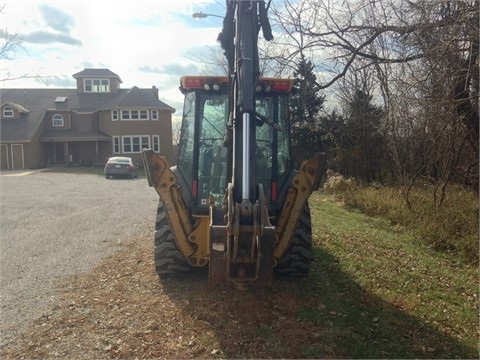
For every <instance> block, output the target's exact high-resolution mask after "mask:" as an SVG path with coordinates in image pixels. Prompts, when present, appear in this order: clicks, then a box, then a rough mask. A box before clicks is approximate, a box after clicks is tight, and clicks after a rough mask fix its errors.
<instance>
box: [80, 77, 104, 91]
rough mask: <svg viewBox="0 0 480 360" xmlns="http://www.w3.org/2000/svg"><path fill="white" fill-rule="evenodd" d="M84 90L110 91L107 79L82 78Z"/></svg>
mask: <svg viewBox="0 0 480 360" xmlns="http://www.w3.org/2000/svg"><path fill="white" fill-rule="evenodd" d="M83 84H84V88H85V92H110V80H109V79H84V80H83Z"/></svg>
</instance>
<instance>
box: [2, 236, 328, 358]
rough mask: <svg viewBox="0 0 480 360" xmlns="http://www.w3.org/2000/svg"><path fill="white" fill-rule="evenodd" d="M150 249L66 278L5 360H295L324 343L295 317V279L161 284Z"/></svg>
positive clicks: (128, 250)
mask: <svg viewBox="0 0 480 360" xmlns="http://www.w3.org/2000/svg"><path fill="white" fill-rule="evenodd" d="M152 247H153V245H152V244H151V239H147V238H145V239H141V240H138V241H136V242H132V243H129V244H126V245H125V246H124V248H122V250H120V251H119V252H117V253H115V254H114V255H112V256H110V257H109V258H107V259H106V260H105V261H104V262H103V263H102V264H100V265H99V266H98V267H97V268H95V269H94V270H93V271H92V272H90V273H88V274H82V275H77V276H73V277H70V278H68V281H66V282H65V283H64V284H63V285H62V288H61V291H62V292H63V297H62V300H61V301H60V302H59V303H58V304H57V305H56V306H55V307H54V308H53V310H52V311H51V313H49V314H44V316H43V317H42V318H40V319H38V320H37V321H36V323H35V324H34V325H33V326H32V327H31V328H30V329H29V330H28V331H27V334H25V335H24V336H23V337H22V339H19V340H18V341H16V342H15V343H13V344H10V346H8V348H7V349H5V351H4V353H3V354H2V357H3V358H4V359H21V358H29V359H30V358H39V359H40V358H41V359H46V358H55V357H63V358H69V359H73V358H82V359H101V358H128V359H133V358H139V359H150V358H222V357H229V358H269V357H275V358H276V357H287V358H288V357H291V358H292V357H293V358H294V357H299V356H301V355H302V354H301V352H302V348H303V347H304V346H308V343H309V339H310V340H311V341H315V340H316V339H318V338H319V337H320V334H319V333H318V332H319V329H318V328H314V327H313V324H311V323H309V322H304V321H302V322H301V321H300V320H298V319H297V316H296V308H297V306H298V300H299V299H298V298H296V297H295V296H292V295H293V294H295V292H298V290H299V289H300V288H301V286H300V285H299V284H298V281H296V282H288V281H281V282H279V283H274V285H273V286H272V287H267V288H252V289H249V290H248V291H245V292H241V291H239V290H236V289H234V288H231V287H228V288H215V289H209V288H208V279H207V274H206V273H205V272H199V273H198V274H194V275H191V276H189V277H187V278H183V279H168V280H159V279H158V277H157V275H156V274H155V271H154V263H153V255H152ZM324 350H325V353H324V354H328V353H330V356H334V354H332V353H331V349H324Z"/></svg>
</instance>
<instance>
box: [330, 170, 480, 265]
mask: <svg viewBox="0 0 480 360" xmlns="http://www.w3.org/2000/svg"><path fill="white" fill-rule="evenodd" d="M348 180H349V179H347V180H346V179H344V178H343V177H342V176H341V175H339V174H331V176H329V177H328V178H327V181H326V183H325V185H326V186H325V187H324V188H325V190H326V191H328V192H329V193H332V194H334V195H335V196H336V197H340V198H342V199H343V200H344V201H345V203H346V204H347V206H351V207H353V208H357V209H360V210H361V211H363V212H365V213H367V214H369V215H372V216H383V217H386V218H388V219H389V220H390V221H392V223H393V224H398V225H401V226H404V227H408V228H409V229H410V230H412V231H413V232H414V233H415V234H416V235H417V236H418V237H419V238H420V239H422V240H423V241H425V242H426V243H427V244H429V245H431V246H432V247H434V248H435V249H437V250H441V251H446V252H451V253H455V254H458V255H459V257H460V258H462V259H463V260H465V261H468V262H470V263H474V264H478V261H479V258H478V256H479V255H478V254H479V233H478V230H479V228H478V226H479V205H478V197H477V196H476V195H475V194H474V193H473V192H472V191H469V190H468V189H465V188H463V187H460V186H450V187H449V188H448V189H447V195H446V198H445V200H444V202H443V204H442V206H437V205H436V204H435V202H434V199H433V188H431V187H429V186H422V187H420V186H419V187H416V188H414V189H412V190H411V191H410V194H409V200H410V204H411V208H409V207H408V206H407V203H406V196H405V190H404V189H403V188H393V187H381V186H375V187H373V186H358V185H357V184H356V182H354V181H353V180H351V181H348ZM327 184H328V185H327Z"/></svg>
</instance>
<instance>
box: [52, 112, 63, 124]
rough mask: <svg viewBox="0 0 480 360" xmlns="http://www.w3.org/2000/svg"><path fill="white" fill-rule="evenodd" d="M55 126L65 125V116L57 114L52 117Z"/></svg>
mask: <svg viewBox="0 0 480 360" xmlns="http://www.w3.org/2000/svg"><path fill="white" fill-rule="evenodd" d="M52 125H53V126H63V116H62V115H60V114H55V115H53V117H52Z"/></svg>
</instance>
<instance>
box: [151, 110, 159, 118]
mask: <svg viewBox="0 0 480 360" xmlns="http://www.w3.org/2000/svg"><path fill="white" fill-rule="evenodd" d="M152 120H158V110H152Z"/></svg>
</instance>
